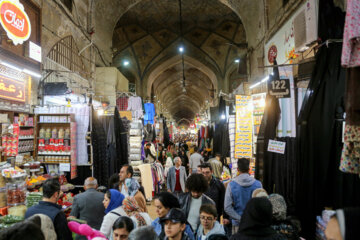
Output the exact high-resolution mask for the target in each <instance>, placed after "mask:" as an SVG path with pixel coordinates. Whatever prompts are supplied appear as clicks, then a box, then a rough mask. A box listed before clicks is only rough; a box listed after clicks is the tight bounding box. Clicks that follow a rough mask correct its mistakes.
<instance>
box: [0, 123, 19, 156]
mask: <svg viewBox="0 0 360 240" xmlns="http://www.w3.org/2000/svg"><path fill="white" fill-rule="evenodd" d="M19 134H20V127H19V125H18V124H2V140H1V141H2V147H3V148H4V150H3V153H2V154H3V155H4V156H8V157H14V156H16V155H17V154H18V152H19Z"/></svg>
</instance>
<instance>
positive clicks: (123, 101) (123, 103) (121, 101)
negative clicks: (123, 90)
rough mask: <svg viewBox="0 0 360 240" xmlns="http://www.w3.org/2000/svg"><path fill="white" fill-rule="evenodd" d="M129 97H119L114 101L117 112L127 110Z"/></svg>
mask: <svg viewBox="0 0 360 240" xmlns="http://www.w3.org/2000/svg"><path fill="white" fill-rule="evenodd" d="M128 102H129V97H125V96H124V97H119V98H118V99H116V106H117V108H118V109H119V111H127V109H128Z"/></svg>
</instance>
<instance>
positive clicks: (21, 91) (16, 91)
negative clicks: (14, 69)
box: [0, 75, 25, 103]
mask: <svg viewBox="0 0 360 240" xmlns="http://www.w3.org/2000/svg"><path fill="white" fill-rule="evenodd" d="M0 98H2V99H8V100H13V101H17V102H23V103H24V102H25V82H21V81H17V80H14V79H11V78H7V77H4V76H1V75H0Z"/></svg>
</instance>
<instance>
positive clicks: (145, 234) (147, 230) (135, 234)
mask: <svg viewBox="0 0 360 240" xmlns="http://www.w3.org/2000/svg"><path fill="white" fill-rule="evenodd" d="M145 239H146V240H159V237H158V235H157V234H156V232H155V231H154V228H153V227H151V226H147V227H139V228H136V229H134V230H132V231H131V233H130V235H129V240H145Z"/></svg>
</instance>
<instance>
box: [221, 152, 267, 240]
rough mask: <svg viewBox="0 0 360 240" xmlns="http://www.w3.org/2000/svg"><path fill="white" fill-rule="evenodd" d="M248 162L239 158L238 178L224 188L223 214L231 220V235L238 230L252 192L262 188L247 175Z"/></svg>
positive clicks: (258, 182)
mask: <svg viewBox="0 0 360 240" xmlns="http://www.w3.org/2000/svg"><path fill="white" fill-rule="evenodd" d="M249 169H250V160H249V159H247V158H240V159H239V160H238V172H239V173H240V175H239V176H237V177H236V178H234V179H233V180H232V181H231V182H230V183H229V185H228V187H227V188H226V193H225V204H224V207H225V212H226V213H227V214H228V215H229V216H230V217H231V218H232V220H233V221H232V224H233V234H234V233H236V232H237V230H238V229H239V223H240V219H241V215H242V214H243V211H244V209H245V206H246V204H247V202H248V201H249V200H250V199H251V195H252V193H253V191H254V190H255V189H257V188H262V184H261V182H260V181H258V180H256V179H255V178H253V177H251V176H250V175H249Z"/></svg>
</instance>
